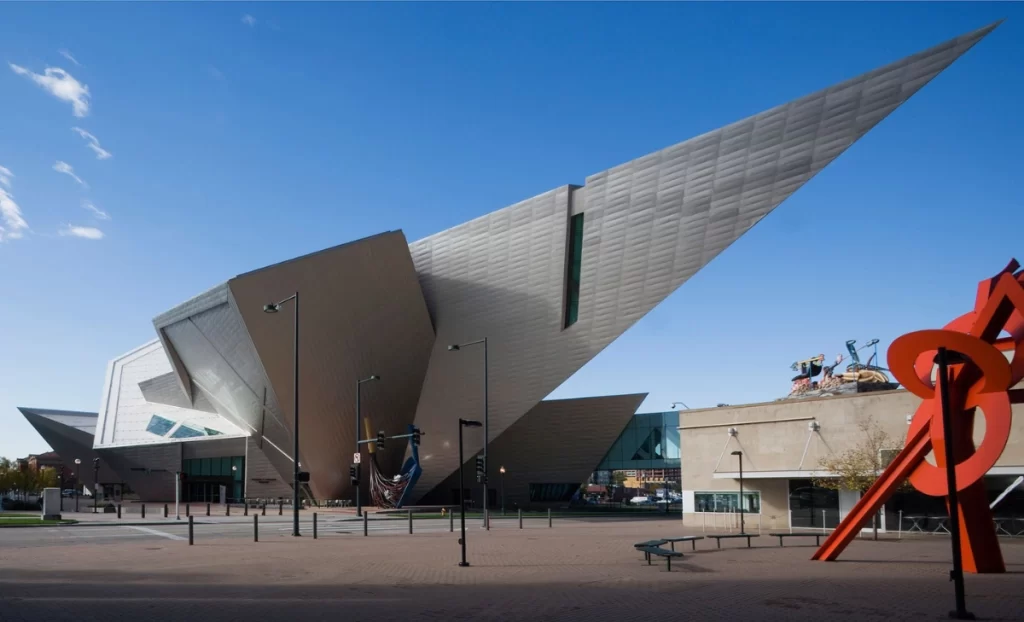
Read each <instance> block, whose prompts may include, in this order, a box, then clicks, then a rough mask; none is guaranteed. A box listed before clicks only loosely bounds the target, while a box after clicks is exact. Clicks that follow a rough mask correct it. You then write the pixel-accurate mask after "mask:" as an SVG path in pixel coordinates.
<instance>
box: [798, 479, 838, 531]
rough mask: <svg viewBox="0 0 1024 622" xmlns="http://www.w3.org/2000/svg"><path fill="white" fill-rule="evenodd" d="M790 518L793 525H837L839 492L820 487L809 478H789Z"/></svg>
mask: <svg viewBox="0 0 1024 622" xmlns="http://www.w3.org/2000/svg"><path fill="white" fill-rule="evenodd" d="M789 520H790V525H792V526H793V527H819V528H820V527H835V526H836V525H838V524H839V493H838V492H837V491H835V490H828V489H826V488H818V487H817V486H815V485H814V483H813V482H812V481H811V480H809V479H791V480H789Z"/></svg>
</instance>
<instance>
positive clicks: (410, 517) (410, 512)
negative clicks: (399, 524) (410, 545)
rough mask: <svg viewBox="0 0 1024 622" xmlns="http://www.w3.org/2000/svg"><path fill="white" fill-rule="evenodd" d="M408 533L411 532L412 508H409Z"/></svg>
mask: <svg viewBox="0 0 1024 622" xmlns="http://www.w3.org/2000/svg"><path fill="white" fill-rule="evenodd" d="M409 533H412V510H409Z"/></svg>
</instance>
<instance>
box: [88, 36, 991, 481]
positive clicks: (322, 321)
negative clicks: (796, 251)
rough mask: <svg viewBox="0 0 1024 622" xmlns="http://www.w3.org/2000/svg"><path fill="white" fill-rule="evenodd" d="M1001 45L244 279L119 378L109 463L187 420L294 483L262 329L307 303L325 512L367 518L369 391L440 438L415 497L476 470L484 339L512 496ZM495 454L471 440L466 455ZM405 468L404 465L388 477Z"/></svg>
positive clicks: (285, 408) (286, 376) (305, 429)
mask: <svg viewBox="0 0 1024 622" xmlns="http://www.w3.org/2000/svg"><path fill="white" fill-rule="evenodd" d="M994 26H995V25H993V26H989V27H986V28H983V29H980V30H977V31H975V32H972V33H969V34H966V35H963V36H961V37H958V38H956V39H953V40H951V41H949V42H946V43H944V44H941V45H939V46H936V47H934V48H931V49H929V50H926V51H924V52H921V53H919V54H915V55H913V56H910V57H908V58H905V59H903V60H901V61H898V62H895V63H892V64H890V65H887V66H885V67H882V68H879V69H876V70H874V71H871V72H868V73H866V74H864V75H862V76H859V77H857V78H853V79H851V80H847V81H845V82H842V83H839V84H837V85H835V86H832V87H830V88H827V89H824V90H821V91H819V92H817V93H813V94H811V95H807V96H805V97H801V98H799V99H796V100H794V101H792V102H790V103H788V104H784V105H781V106H778V107H775V108H772V109H770V110H767V111H765V112H763V113H761V114H758V115H755V116H752V117H750V118H748V119H745V120H742V121H739V122H736V123H733V124H731V125H728V126H726V127H723V128H721V129H719V130H716V131H713V132H709V133H707V134H704V135H702V136H698V137H696V138H692V139H690V140H687V141H685V142H682V143H679V144H676V145H674V146H671V147H668V148H666V149H663V150H661V151H658V152H655V153H652V154H649V155H647V156H644V157H641V158H638V159H636V160H632V161H630V162H627V163H625V164H622V165H620V166H617V167H614V168H612V169H609V170H607V171H603V172H600V173H596V174H594V175H591V176H589V177H587V178H586V180H585V184H584V185H582V186H575V185H565V186H562V187H559V188H555V189H553V190H550V191H548V192H545V193H543V194H540V195H538V196H536V197H533V198H530V199H527V200H525V201H522V202H520V203H517V204H515V205H512V206H510V207H506V208H504V209H501V210H498V211H496V212H493V213H491V214H488V215H485V216H482V217H480V218H477V219H475V220H472V221H470V222H467V223H465V224H463V225H460V226H457V227H454V228H452V229H449V230H447V231H443V232H441V233H438V234H436V235H432V236H429V237H427V238H425V239H423V240H420V241H418V242H414V243H412V244H407V242H406V240H405V237H404V235H403V234H402V233H401V232H388V233H383V234H380V235H377V236H373V237H370V238H366V239H364V240H358V241H356V242H352V243H349V244H344V245H341V246H338V247H334V248H331V249H327V250H325V251H321V252H319V253H314V254H311V255H307V256H305V257H300V258H298V259H295V260H291V261H288V262H284V263H281V264H277V265H275V266H270V267H268V268H265V269H262V270H257V271H255V272H251V273H248V274H243V275H241V276H238V277H236V278H234V279H231V280H230V281H228V282H226V283H223V284H221V285H219V286H217V287H215V288H213V289H211V290H209V291H207V292H204V293H203V294H200V295H199V296H197V297H196V298H194V299H192V300H189V301H187V302H186V303H184V304H182V305H179V306H178V307H175V308H174V309H171V310H170V311H168V312H166V313H164V314H162V315H161V316H159V317H157V318H156V319H155V320H154V327H155V329H156V333H157V338H158V339H159V342H158V343H157V342H154V344H148V345H147V346H144V347H143V349H146V348H149V349H148V350H146V354H147V355H153V353H154V352H158V353H159V355H160V356H161V357H163V360H162V361H161V362H160V363H159V364H157V362H156V361H153V360H149V359H147V362H146V363H145V365H143V363H141V362H140V363H138V364H137V365H136V367H134V368H133V369H134V370H135V371H136V372H140V373H133V374H132V375H131V377H130V378H128V377H123V372H124V371H125V369H127V367H126V366H125V365H124V364H119V363H118V362H117V361H115V363H114V364H113V365H112V367H111V374H113V375H112V376H111V378H108V387H107V392H106V394H105V397H104V407H103V411H102V412H101V414H100V422H99V426H98V429H97V433H96V445H97V447H111V446H125V445H132V444H134V443H136V441H137V440H138V438H141V437H139V435H140V434H143V432H140V431H139V427H140V425H142V423H143V419H144V418H145V415H146V413H150V412H151V411H152V409H154V408H163V409H176V410H182V409H184V410H185V411H188V413H190V414H189V416H190V417H193V416H194V417H212V418H213V419H211V421H216V420H222V421H224V422H225V423H227V422H230V424H228V425H231V427H232V429H233V430H236V431H237V434H238V435H239V436H246V437H249V440H248V441H247V442H246V446H247V448H248V451H249V452H250V453H251V452H252V451H253V450H254V449H255V450H256V451H259V452H262V455H263V456H264V457H265V460H263V461H261V465H262V466H261V469H263V470H264V471H266V469H267V468H272V469H273V470H274V471H276V473H277V475H278V477H277V478H275V477H272V476H269V475H268V474H267V473H264V476H262V477H261V478H260V479H261V481H262V482H265V483H261V484H259V485H260V486H268V487H273V488H275V489H276V487H279V486H281V485H283V484H285V483H287V482H290V481H291V471H292V468H293V462H292V456H291V446H292V440H293V436H292V434H293V432H294V431H293V429H292V423H291V422H292V414H293V413H292V396H293V379H292V374H291V370H292V351H291V347H292V323H291V320H292V315H291V313H292V311H293V309H292V308H291V307H289V306H286V307H285V308H283V309H282V311H281V312H280V313H278V314H275V315H266V314H263V313H262V308H263V305H264V304H266V303H269V302H273V301H276V300H280V299H283V298H285V297H287V296H289V295H291V294H292V293H293V292H296V291H298V292H300V305H301V306H300V317H301V321H300V324H301V329H300V339H299V343H300V361H301V365H300V367H301V373H300V389H301V390H300V396H301V402H300V421H301V423H300V441H301V455H300V456H299V460H300V461H301V462H302V467H303V470H307V471H309V472H310V474H311V478H312V479H311V488H312V490H313V492H314V494H315V495H316V496H318V497H320V498H351V496H352V492H353V491H352V490H351V484H350V483H349V482H348V478H347V476H346V472H347V467H348V465H349V464H350V463H351V461H352V457H351V454H352V451H353V449H354V447H353V444H354V442H353V441H354V433H355V432H354V431H355V413H354V410H355V390H356V382H357V380H359V379H360V378H365V377H368V376H369V375H370V374H378V375H380V376H382V378H383V379H382V380H381V381H380V382H375V383H370V384H367V385H363V398H364V399H363V406H364V411H363V412H364V414H365V415H367V416H368V417H369V418H370V420H371V421H372V422H373V426H374V429H383V430H385V431H386V432H388V433H390V434H395V433H401V432H404V431H405V430H404V428H405V426H406V425H408V424H409V423H415V425H416V426H418V427H419V428H421V429H422V430H423V432H424V433H425V436H424V437H423V444H422V446H421V448H420V455H421V462H422V466H423V474H422V476H421V477H420V480H419V484H418V486H417V490H416V491H414V494H413V497H416V498H423V497H425V496H426V495H428V493H431V491H434V493H432V494H436V490H435V489H438V490H441V489H443V488H444V486H443V485H442V482H444V481H446V479H447V478H448V477H449V476H450V475H452V474H453V473H454V472H455V471H456V470H457V468H458V466H459V465H458V456H457V439H456V437H455V435H456V432H457V428H456V419H457V418H459V417H469V418H474V419H479V418H481V417H482V415H483V411H484V404H483V399H484V398H483V380H484V379H483V373H484V372H483V369H484V365H483V361H482V355H483V352H482V349H481V348H479V347H471V348H466V349H463V350H461V351H458V352H451V351H449V350H448V349H447V346H448V345H449V344H454V343H464V342H467V341H474V340H477V339H482V338H487V340H488V348H489V360H488V363H489V366H490V369H489V391H490V395H489V409H488V412H489V423H490V439H491V441H492V447H491V456H490V460H489V477H490V480H491V481H492V482H494V481H496V480H495V478H496V477H497V468H498V466H500V465H499V464H498V458H497V457H496V456H497V453H496V452H497V451H498V450H497V449H495V447H497V444H498V443H499V442H501V443H502V444H503V445H504V444H505V443H507V442H508V441H507V440H506V441H501V439H503V438H505V439H508V438H511V437H509V436H506V434H508V432H509V431H510V430H512V429H513V427H515V429H516V430H518V431H517V432H516V435H519V434H522V438H524V439H528V443H527V442H526V441H524V443H527V444H529V443H534V442H537V443H542V442H543V441H544V439H546V438H547V437H544V436H543V435H542V436H538V437H534V436H530V435H529V434H527V432H526V430H525V428H523V429H522V430H521V429H520V428H522V426H527V427H528V426H530V425H532V423H531V422H533V421H538V422H540V421H543V420H545V417H543V416H541V415H537V416H536V417H534V416H532V415H527V413H532V412H534V410H535V409H541V411H545V409H548V408H552V407H553V406H550V405H547V404H556V403H555V402H552V403H548V402H541V400H542V399H543V398H544V397H545V396H547V395H549V394H550V393H551V392H552V391H554V390H555V389H556V388H557V387H558V386H559V385H561V384H562V383H563V382H564V381H565V380H566V379H568V378H569V377H570V376H571V375H572V374H574V373H575V372H576V371H578V370H579V369H580V368H581V367H582V366H583V365H584V364H585V363H586V362H587V361H589V360H591V359H592V358H593V357H594V356H596V355H597V354H598V353H599V352H600V351H601V350H603V349H604V348H605V347H607V346H608V345H609V344H610V343H611V342H612V341H613V340H614V339H616V338H617V337H618V336H619V335H621V334H622V333H623V332H624V331H626V330H627V329H628V328H629V327H630V326H632V325H633V324H634V323H636V322H637V320H639V319H640V318H641V317H643V316H644V315H645V314H647V313H648V312H649V311H650V310H651V309H653V308H654V307H655V306H656V305H657V304H659V303H660V302H661V301H662V300H664V299H665V298H666V297H667V296H668V295H669V294H671V293H672V292H673V291H675V290H676V289H677V288H678V287H679V286H680V285H682V284H683V283H684V282H686V280H687V279H689V278H690V277H691V276H693V274H695V273H696V272H697V271H698V270H699V269H700V268H702V267H703V266H705V265H706V264H707V263H708V262H709V261H711V260H712V259H713V258H714V257H716V256H717V255H718V254H719V253H720V252H722V250H724V249H725V248H726V247H727V246H728V245H729V244H731V243H732V242H734V241H735V240H736V239H737V238H739V237H740V236H741V235H743V234H744V233H745V232H746V231H748V230H749V229H750V228H751V227H752V226H754V225H755V224H756V223H757V222H758V221H760V220H761V219H762V218H763V217H764V216H766V215H767V214H768V213H769V212H771V211H772V210H773V209H774V208H775V207H777V206H778V205H779V204H780V203H782V202H783V201H784V200H785V199H786V198H787V197H789V196H790V195H791V194H792V193H793V192H795V191H796V190H797V189H799V188H800V187H801V186H802V185H803V184H804V183H806V182H807V181H808V180H809V179H811V178H812V177H813V176H814V175H815V174H817V173H818V172H819V171H820V170H822V169H823V168H824V167H825V166H827V165H828V164H829V163H830V162H832V161H833V160H834V159H835V158H836V157H837V156H839V154H841V153H842V152H843V151H844V150H845V149H846V148H848V147H849V146H850V145H852V144H853V143H854V142H856V141H857V140H858V139H859V138H860V137H861V136H863V135H864V134H865V133H866V132H867V131H868V130H870V129H871V128H872V127H874V126H875V125H876V124H878V123H879V122H880V121H881V120H882V119H884V118H885V117H886V116H887V115H888V114H889V113H891V112H892V111H893V110H895V109H896V108H897V107H899V106H900V105H901V104H902V103H903V102H905V101H906V100H907V99H908V98H909V97H911V96H912V95H913V94H914V93H916V92H917V91H918V90H919V89H920V88H921V87H922V86H924V85H925V84H926V83H927V82H928V81H929V80H931V79H932V78H934V77H935V76H936V75H937V74H939V73H940V72H941V71H942V70H943V69H945V68H946V67H947V66H948V65H949V64H950V63H952V62H953V61H954V60H956V59H957V58H958V57H959V56H960V55H962V54H963V53H964V52H966V51H967V50H968V49H969V48H970V47H971V46H973V45H974V44H975V43H977V42H978V41H979V40H980V39H981V38H983V37H984V36H985V35H986V34H988V32H989V31H991V30H992V28H994ZM574 217H576V219H577V223H578V221H579V219H582V234H581V235H580V236H578V237H575V236H574V237H573V239H574V240H575V241H574V242H573V243H572V244H570V230H571V225H570V223H571V222H572V221H573V218H574ZM577 243H578V244H577ZM575 248H580V249H581V251H580V255H579V256H576V254H575V252H574V249H575ZM571 250H573V252H570V251H571ZM570 255H573V256H570ZM570 266H572V269H570ZM577 270H578V272H577ZM577 277H578V278H577ZM570 278H571V280H572V283H573V286H570V284H569V281H570ZM576 284H578V286H579V291H578V295H577V293H576V291H575V285H576ZM570 299H571V302H570ZM577 301H578V305H577ZM570 307H571V311H570ZM119 365H120V366H119ZM143 368H145V370H146V373H141V370H142V369H143ZM115 389H116V390H115ZM123 397H127V398H130V399H127V401H126V400H125V399H122V398H123ZM607 399H611V398H607ZM112 404H115V405H116V406H112ZM563 406H564V405H563ZM616 408H618V407H616ZM541 411H538V412H541ZM169 412H170V411H169ZM545 412H546V411H545ZM580 412H581V414H580V417H582V418H581V419H579V420H578V421H577V424H578V425H580V426H583V427H588V426H592V427H594V429H604V428H603V426H604V425H605V423H607V422H603V421H600V420H599V419H600V417H603V416H604V415H602V414H601V410H600V409H593V410H584V411H580ZM615 412H616V414H615V417H618V416H619V414H620V411H619V410H616V411H615ZM111 413H114V414H113V415H112V414H111ZM193 413H194V414H193ZM587 416H589V417H591V419H590V420H589V421H590V423H589V424H587V423H585V422H584V420H585V419H586V417H587ZM118 422H120V423H118ZM158 423H159V422H158ZM118 425H120V426H121V427H120V428H118ZM538 425H539V424H538ZM623 425H624V423H623ZM623 425H619V426H618V427H617V428H616V429H615V434H612V436H611V437H610V438H609V439H608V443H607V445H605V447H603V448H601V449H602V450H606V449H607V447H608V446H609V445H610V444H611V443H612V442H613V441H614V440H615V435H616V434H617V433H618V432H619V431H620V430H621V429H622V427H623ZM112 426H113V427H112ZM142 427H143V428H145V427H146V426H142ZM157 427H159V426H157ZM613 427H614V426H613ZM119 435H120V436H119ZM143 440H145V439H143ZM150 440H152V439H150ZM203 442H208V441H203ZM514 444H516V443H514ZM482 446H483V438H482V436H481V435H479V434H477V435H470V436H468V437H467V444H466V454H467V455H468V456H472V455H474V454H475V453H477V452H478V451H479V450H480V449H481V447H482ZM589 450H590V448H589V445H588V448H587V451H588V452H589ZM516 451H518V452H520V453H522V454H523V455H524V456H526V455H531V452H533V451H541V450H535V449H532V448H531V447H529V446H526V445H523V446H521V447H516ZM598 453H599V454H603V451H601V452H598ZM588 456H589V454H588ZM535 457H536V456H535ZM600 458H601V456H600V455H598V456H597V457H596V458H595V460H594V464H591V465H589V467H588V468H593V467H594V466H596V462H597V461H599V460H600ZM401 459H402V456H401V455H400V452H397V451H393V450H392V451H390V452H385V454H384V464H383V467H384V468H385V469H387V470H390V471H396V470H397V469H398V465H399V464H400V462H401ZM510 459H511V458H510ZM531 459H532V458H531ZM538 459H539V458H538ZM587 459H588V460H589V457H588V458H587ZM531 482H533V483H537V482H536V481H534V480H531Z"/></svg>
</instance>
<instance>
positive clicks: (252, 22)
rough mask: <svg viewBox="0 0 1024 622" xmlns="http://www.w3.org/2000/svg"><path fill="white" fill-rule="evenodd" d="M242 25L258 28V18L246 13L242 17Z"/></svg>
mask: <svg viewBox="0 0 1024 622" xmlns="http://www.w3.org/2000/svg"><path fill="white" fill-rule="evenodd" d="M242 23H243V24H245V25H246V26H248V27H250V28H253V27H255V26H256V18H255V17H253V16H252V15H249V14H248V13H246V14H245V15H243V16H242Z"/></svg>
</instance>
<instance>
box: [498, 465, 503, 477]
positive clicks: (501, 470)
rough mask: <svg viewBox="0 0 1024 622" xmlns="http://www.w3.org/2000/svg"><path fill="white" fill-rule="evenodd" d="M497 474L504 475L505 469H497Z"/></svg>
mask: <svg viewBox="0 0 1024 622" xmlns="http://www.w3.org/2000/svg"><path fill="white" fill-rule="evenodd" d="M498 473H501V474H502V475H504V474H505V467H500V468H499V469H498Z"/></svg>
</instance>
